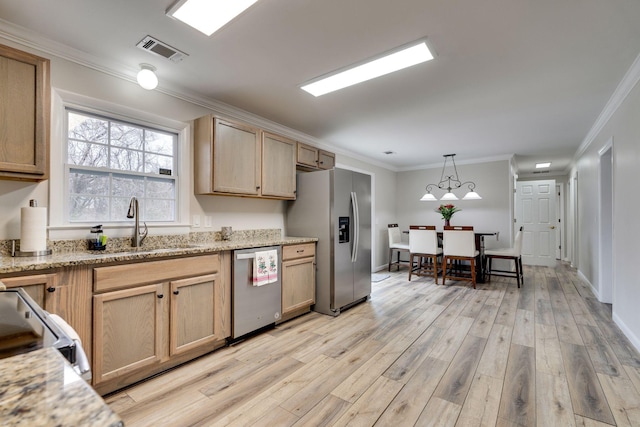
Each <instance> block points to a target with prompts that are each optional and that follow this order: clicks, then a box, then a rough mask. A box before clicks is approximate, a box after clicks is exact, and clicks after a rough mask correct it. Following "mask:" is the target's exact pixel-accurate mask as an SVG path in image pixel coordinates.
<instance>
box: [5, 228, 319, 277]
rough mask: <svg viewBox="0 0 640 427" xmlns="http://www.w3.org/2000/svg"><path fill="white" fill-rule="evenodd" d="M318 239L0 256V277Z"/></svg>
mask: <svg viewBox="0 0 640 427" xmlns="http://www.w3.org/2000/svg"><path fill="white" fill-rule="evenodd" d="M317 241H318V239H317V238H315V237H274V238H269V237H267V238H256V239H244V240H229V241H215V242H211V243H197V244H179V245H175V246H167V247H145V246H144V245H143V246H142V247H140V248H123V249H114V250H106V251H88V250H83V251H77V250H74V251H65V250H60V251H54V252H53V254H51V255H46V256H40V257H11V256H8V255H1V256H0V274H5V273H19V272H23V271H38V270H46V269H50V268H58V267H69V266H74V265H92V264H105V263H113V262H124V261H135V260H146V259H153V258H162V257H169V256H184V255H198V254H206V253H214V252H221V251H230V250H235V249H246V248H259V247H262V246H275V245H291V244H297V243H310V242H317Z"/></svg>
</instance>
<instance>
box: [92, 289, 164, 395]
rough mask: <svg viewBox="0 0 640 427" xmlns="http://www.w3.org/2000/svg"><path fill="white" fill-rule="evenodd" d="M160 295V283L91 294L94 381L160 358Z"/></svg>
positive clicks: (145, 364)
mask: <svg viewBox="0 0 640 427" xmlns="http://www.w3.org/2000/svg"><path fill="white" fill-rule="evenodd" d="M163 297H164V295H163V291H162V284H157V285H148V286H139V287H136V288H132V289H125V290H122V291H114V292H107V293H106V294H101V295H95V296H94V297H93V312H94V313H93V330H94V346H93V350H94V355H95V356H94V366H93V377H94V380H95V383H96V384H98V383H101V382H104V381H108V380H110V379H113V378H117V377H119V376H122V375H125V374H127V373H130V372H133V371H135V370H138V369H141V368H144V367H147V366H149V365H153V364H155V363H158V362H159V361H160V359H161V357H162V353H161V352H162V341H161V340H162V298H163Z"/></svg>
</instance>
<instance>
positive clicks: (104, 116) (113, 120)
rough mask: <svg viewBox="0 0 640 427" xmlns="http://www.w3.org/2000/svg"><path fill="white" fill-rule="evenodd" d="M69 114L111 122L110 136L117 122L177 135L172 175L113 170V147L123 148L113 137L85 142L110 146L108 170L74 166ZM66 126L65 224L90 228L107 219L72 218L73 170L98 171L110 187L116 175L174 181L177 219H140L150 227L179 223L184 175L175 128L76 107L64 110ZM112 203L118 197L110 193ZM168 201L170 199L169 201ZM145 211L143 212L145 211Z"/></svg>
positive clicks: (96, 172) (67, 107)
mask: <svg viewBox="0 0 640 427" xmlns="http://www.w3.org/2000/svg"><path fill="white" fill-rule="evenodd" d="M69 113H75V114H78V115H84V116H89V117H92V118H96V119H99V120H105V121H108V122H109V134H108V135H109V136H110V135H111V123H117V124H122V125H125V126H132V127H139V128H141V129H143V131H145V130H150V131H158V132H163V133H167V134H171V135H173V136H175V138H174V139H173V147H172V151H173V155H172V156H171V157H172V166H171V175H166V176H162V175H160V174H159V173H157V174H154V173H151V172H138V171H132V170H122V169H114V168H112V167H110V165H109V163H110V159H111V151H112V149H113V148H116V149H117V148H120V147H118V146H117V145H112V144H111V141H110V138H108V140H107V141H106V143H104V144H102V143H98V142H94V141H85V142H87V143H91V144H96V145H103V146H104V147H106V150H107V159H106V160H107V166H105V167H100V166H86V165H76V164H72V163H70V162H69V123H68V119H69ZM64 124H65V126H64V127H65V144H64V147H63V152H64V186H65V187H64V188H65V191H64V196H65V199H66V200H65V203H64V206H65V210H64V222H65V223H66V224H77V225H85V226H86V225H88V224H95V223H96V222H105V221H104V220H101V219H94V220H72V219H71V218H70V215H69V214H70V212H69V209H70V204H71V196H72V195H71V193H70V188H69V184H70V183H69V179H70V175H71V173H73V171H79V172H88V173H91V172H95V174H96V175H104V176H106V177H108V180H109V187H110V188H112V187H111V183H112V181H113V178H114V177H116V176H125V177H131V178H142V179H143V180H144V181H146V178H149V179H150V180H153V179H159V180H170V181H173V188H174V198H173V199H172V200H173V203H174V212H173V218H174V219H173V220H159V221H154V220H151V219H148V218H145V217H144V215H142V216H141V218H140V220H142V221H146V222H148V223H150V224H154V223H155V224H173V223H176V222H178V193H179V179H180V174H179V171H178V164H179V163H178V162H179V153H178V140H179V133H178V132H176V131H175V130H171V129H167V128H161V127H160V126H154V125H149V124H147V123H144V124H143V123H141V122H140V121H137V120H135V119H132V118H125V119H122V118H119V117H117V118H116V117H114V115H108V113H95V112H93V111H89V109H86V108H84V109H83V108H82V107H80V108H75V107H70V106H66V107H65V109H64ZM131 150H132V151H136V152H140V153H142V157H143V159H144V157H145V154H147V153H150V154H153V153H151V152H147V151H146V150H139V149H131ZM142 166H143V169H145V166H146V165H145V164H144V161H143V165H142ZM106 198H107V199H108V200H109V203H111V202H112V201H113V199H114V198H117V197H115V196H114V195H113V193H110V194H108V195H107V197H106ZM141 199H142V198H140V197H139V200H141ZM144 199H146V197H144ZM158 200H165V199H158ZM166 200H168V199H166ZM142 210H143V209H141V211H142ZM106 222H107V223H109V224H122V223H128V222H129V221H128V220H125V219H121V220H114V219H110V220H108V221H106Z"/></svg>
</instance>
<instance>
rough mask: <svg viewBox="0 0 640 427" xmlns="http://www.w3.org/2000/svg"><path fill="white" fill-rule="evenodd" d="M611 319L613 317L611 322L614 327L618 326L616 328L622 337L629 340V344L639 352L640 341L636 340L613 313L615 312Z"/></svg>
mask: <svg viewBox="0 0 640 427" xmlns="http://www.w3.org/2000/svg"><path fill="white" fill-rule="evenodd" d="M612 317H613V321H614V322H615V324H616V325H618V327H619V328H620V330H621V331H622V333H623V334H624V336H626V337H627V338H628V339H629V341H631V344H633V346H634V347H635V348H636V350H638V351H640V339H638V337H637V336H636V335H635V334H634V333H633V332H631V329H629V328H628V327H627V325H626V324H625V323H624V322H623V321H622V319H620V317H619V316H618V315H617V314H616V313H615V311H614V312H613V316H612Z"/></svg>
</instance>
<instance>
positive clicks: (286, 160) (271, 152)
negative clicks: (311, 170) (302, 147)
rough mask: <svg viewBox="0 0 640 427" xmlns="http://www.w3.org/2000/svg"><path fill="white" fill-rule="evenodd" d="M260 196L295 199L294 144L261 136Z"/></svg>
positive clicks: (289, 141)
mask: <svg viewBox="0 0 640 427" xmlns="http://www.w3.org/2000/svg"><path fill="white" fill-rule="evenodd" d="M262 195H263V196H273V197H279V198H285V199H295V198H296V142H295V141H292V140H290V139H287V138H284V137H281V136H278V135H273V134H270V133H267V132H264V133H263V134H262Z"/></svg>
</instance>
